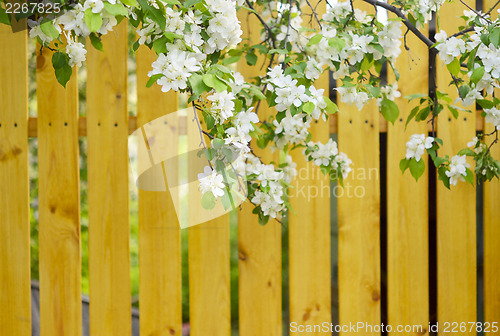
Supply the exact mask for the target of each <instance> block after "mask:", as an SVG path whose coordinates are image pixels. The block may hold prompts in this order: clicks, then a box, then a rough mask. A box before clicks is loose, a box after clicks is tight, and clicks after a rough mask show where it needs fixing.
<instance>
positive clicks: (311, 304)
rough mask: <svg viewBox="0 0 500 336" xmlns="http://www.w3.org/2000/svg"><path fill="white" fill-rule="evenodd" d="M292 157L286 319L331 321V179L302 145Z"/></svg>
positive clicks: (320, 131)
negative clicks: (293, 172)
mask: <svg viewBox="0 0 500 336" xmlns="http://www.w3.org/2000/svg"><path fill="white" fill-rule="evenodd" d="M314 5H315V4H314V3H313V6H314ZM325 9H326V7H325V4H324V3H320V4H319V6H318V7H317V12H318V13H319V15H320V17H321V15H322V13H324V11H325ZM304 12H305V13H310V10H309V9H308V8H304ZM316 28H317V27H316ZM314 85H315V87H316V88H317V89H324V90H325V94H326V95H328V92H329V79H328V72H324V73H323V74H322V75H321V77H320V78H319V79H318V80H317V81H316V82H315V84H314ZM311 125H312V126H311V128H310V132H311V134H312V141H321V142H322V143H326V142H327V141H328V139H329V138H330V131H329V124H328V122H323V121H321V120H320V121H313V122H312V123H311ZM293 160H294V161H295V162H296V163H297V171H298V176H297V177H296V178H295V180H294V181H293V182H292V186H293V188H292V189H291V190H290V204H291V206H292V209H293V211H294V212H295V213H293V212H290V215H289V251H288V253H289V260H290V261H289V267H290V269H289V277H290V322H291V323H292V322H296V323H297V324H298V325H306V324H321V323H324V322H328V323H330V322H331V319H332V317H331V315H332V314H331V251H330V247H331V245H330V244H331V241H330V237H331V236H330V225H331V224H330V195H331V193H330V179H329V177H328V176H325V175H323V173H321V172H320V170H319V167H317V166H316V165H314V164H313V163H311V162H307V160H305V158H304V155H303V153H302V152H301V151H300V150H299V151H295V152H294V153H293ZM290 334H291V335H305V333H300V332H291V333H290ZM320 334H321V335H324V333H323V332H321V333H320V332H313V333H307V335H320Z"/></svg>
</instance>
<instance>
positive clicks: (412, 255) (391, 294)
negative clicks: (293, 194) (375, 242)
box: [387, 33, 432, 335]
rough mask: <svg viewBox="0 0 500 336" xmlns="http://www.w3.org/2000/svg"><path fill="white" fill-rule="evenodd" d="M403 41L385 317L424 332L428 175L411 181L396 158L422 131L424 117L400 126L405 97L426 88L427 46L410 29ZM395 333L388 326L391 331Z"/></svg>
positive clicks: (390, 139) (392, 152) (390, 183)
mask: <svg viewBox="0 0 500 336" xmlns="http://www.w3.org/2000/svg"><path fill="white" fill-rule="evenodd" d="M402 43H404V42H403V41H402ZM406 44H407V45H408V46H409V48H410V50H408V51H407V50H405V49H404V46H403V45H402V46H401V51H402V52H401V55H399V57H398V59H397V61H396V68H397V69H398V70H399V74H400V79H399V91H400V93H401V98H398V99H397V100H396V102H397V104H398V106H399V111H400V115H399V118H398V119H397V120H396V122H395V124H394V125H392V124H390V123H389V125H388V126H387V300H388V302H387V305H388V321H389V324H390V325H391V326H397V325H415V324H418V325H421V326H422V330H423V332H424V334H425V331H427V332H428V330H427V329H428V324H429V304H428V302H429V266H428V263H429V239H428V238H429V237H428V233H429V219H428V217H429V211H428V192H429V190H428V189H429V187H428V183H429V178H428V174H424V175H423V176H422V177H421V178H420V179H419V180H418V182H416V181H415V179H414V178H413V177H412V176H411V174H410V173H409V172H406V173H405V174H404V175H403V174H402V173H401V170H400V169H399V161H400V160H401V159H403V158H404V157H405V154H406V147H405V145H404V143H405V142H406V141H408V139H409V137H410V136H411V135H412V134H422V133H423V134H425V135H426V136H427V123H426V122H420V123H416V122H411V123H410V124H408V127H405V124H406V119H407V118H408V115H409V114H410V111H411V109H412V107H413V105H415V104H412V103H408V100H407V99H405V98H404V97H405V96H407V95H410V94H414V93H422V94H427V92H428V90H429V89H428V77H429V76H428V73H429V61H428V58H429V56H428V55H429V50H428V48H427V46H426V45H425V44H424V43H423V42H422V41H420V40H419V39H418V38H417V37H415V36H414V35H412V34H411V33H410V34H408V36H407V37H406ZM389 78H390V80H389V83H388V84H392V83H393V82H394V81H395V78H394V75H392V72H391V76H389ZM422 160H424V161H425V162H426V165H427V167H428V163H429V162H428V160H427V157H426V156H423V157H422ZM430 164H432V162H431V163H430ZM397 333H398V332H397V331H396V330H393V331H392V333H390V334H394V335H396V334H397ZM422 335H423V334H422Z"/></svg>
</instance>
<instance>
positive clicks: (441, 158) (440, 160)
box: [433, 156, 448, 167]
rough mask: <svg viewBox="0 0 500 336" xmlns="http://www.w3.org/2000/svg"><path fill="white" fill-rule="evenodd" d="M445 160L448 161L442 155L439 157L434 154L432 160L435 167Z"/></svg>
mask: <svg viewBox="0 0 500 336" xmlns="http://www.w3.org/2000/svg"><path fill="white" fill-rule="evenodd" d="M446 161H448V159H447V158H444V157H439V156H436V157H435V158H434V160H433V162H434V166H435V167H439V166H441V165H442V164H443V163H445V162H446Z"/></svg>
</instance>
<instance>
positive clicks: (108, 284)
mask: <svg viewBox="0 0 500 336" xmlns="http://www.w3.org/2000/svg"><path fill="white" fill-rule="evenodd" d="M127 35H128V21H127V20H124V21H123V22H121V23H120V24H119V25H118V26H117V27H116V28H115V29H114V31H113V33H110V34H107V35H105V36H103V39H102V42H103V49H104V51H103V52H101V51H99V50H96V49H95V48H94V47H93V46H92V45H91V44H90V41H88V42H87V50H88V56H87V71H88V72H87V144H88V146H87V164H88V206H89V210H88V212H89V280H90V282H89V286H90V288H89V292H90V306H89V310H90V311H89V315H90V316H89V317H90V333H91V335H123V336H127V335H130V334H131V330H132V329H131V327H132V324H131V293H130V251H129V235H130V230H129V223H128V218H129V206H128V200H129V190H128V187H129V185H128V151H127V140H128V110H127V80H128V76H127V75H128V70H127V58H128V36H127Z"/></svg>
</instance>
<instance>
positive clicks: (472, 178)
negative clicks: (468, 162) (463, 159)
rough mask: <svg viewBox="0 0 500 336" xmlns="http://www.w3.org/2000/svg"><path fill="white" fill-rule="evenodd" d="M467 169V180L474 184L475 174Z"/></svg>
mask: <svg viewBox="0 0 500 336" xmlns="http://www.w3.org/2000/svg"><path fill="white" fill-rule="evenodd" d="M465 171H466V172H467V175H465V176H464V179H465V182H469V183H470V184H472V185H474V174H473V173H472V171H471V170H470V169H469V168H465Z"/></svg>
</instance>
